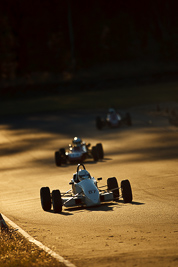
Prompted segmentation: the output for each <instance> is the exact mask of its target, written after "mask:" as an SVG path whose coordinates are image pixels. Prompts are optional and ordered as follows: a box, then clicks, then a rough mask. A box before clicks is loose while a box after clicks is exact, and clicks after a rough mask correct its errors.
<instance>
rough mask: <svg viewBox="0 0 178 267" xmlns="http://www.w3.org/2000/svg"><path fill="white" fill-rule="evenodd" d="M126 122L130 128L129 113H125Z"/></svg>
mask: <svg viewBox="0 0 178 267" xmlns="http://www.w3.org/2000/svg"><path fill="white" fill-rule="evenodd" d="M126 122H127V125H128V126H132V119H131V116H130V113H129V112H127V113H126Z"/></svg>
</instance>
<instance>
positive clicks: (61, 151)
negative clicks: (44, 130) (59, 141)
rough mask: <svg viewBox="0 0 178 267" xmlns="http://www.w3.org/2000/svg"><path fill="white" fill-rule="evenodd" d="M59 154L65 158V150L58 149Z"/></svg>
mask: <svg viewBox="0 0 178 267" xmlns="http://www.w3.org/2000/svg"><path fill="white" fill-rule="evenodd" d="M59 152H60V154H61V155H63V156H65V154H66V151H65V148H60V149H59Z"/></svg>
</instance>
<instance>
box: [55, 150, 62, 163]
mask: <svg viewBox="0 0 178 267" xmlns="http://www.w3.org/2000/svg"><path fill="white" fill-rule="evenodd" d="M55 163H56V166H61V163H62V159H61V155H60V153H59V151H56V152H55Z"/></svg>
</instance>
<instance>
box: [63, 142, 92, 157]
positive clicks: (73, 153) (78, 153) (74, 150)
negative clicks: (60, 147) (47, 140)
mask: <svg viewBox="0 0 178 267" xmlns="http://www.w3.org/2000/svg"><path fill="white" fill-rule="evenodd" d="M86 153H87V148H86V144H85V143H83V144H82V145H81V146H80V147H72V146H71V145H70V146H69V151H68V152H66V156H68V159H69V161H75V160H76V159H81V158H82V156H83V155H85V154H86Z"/></svg>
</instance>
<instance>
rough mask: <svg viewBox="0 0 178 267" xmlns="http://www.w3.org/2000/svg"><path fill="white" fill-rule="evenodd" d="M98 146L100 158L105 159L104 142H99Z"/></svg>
mask: <svg viewBox="0 0 178 267" xmlns="http://www.w3.org/2000/svg"><path fill="white" fill-rule="evenodd" d="M96 148H97V151H98V156H99V159H103V157H104V151H103V146H102V144H101V143H99V144H97V145H96Z"/></svg>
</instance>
